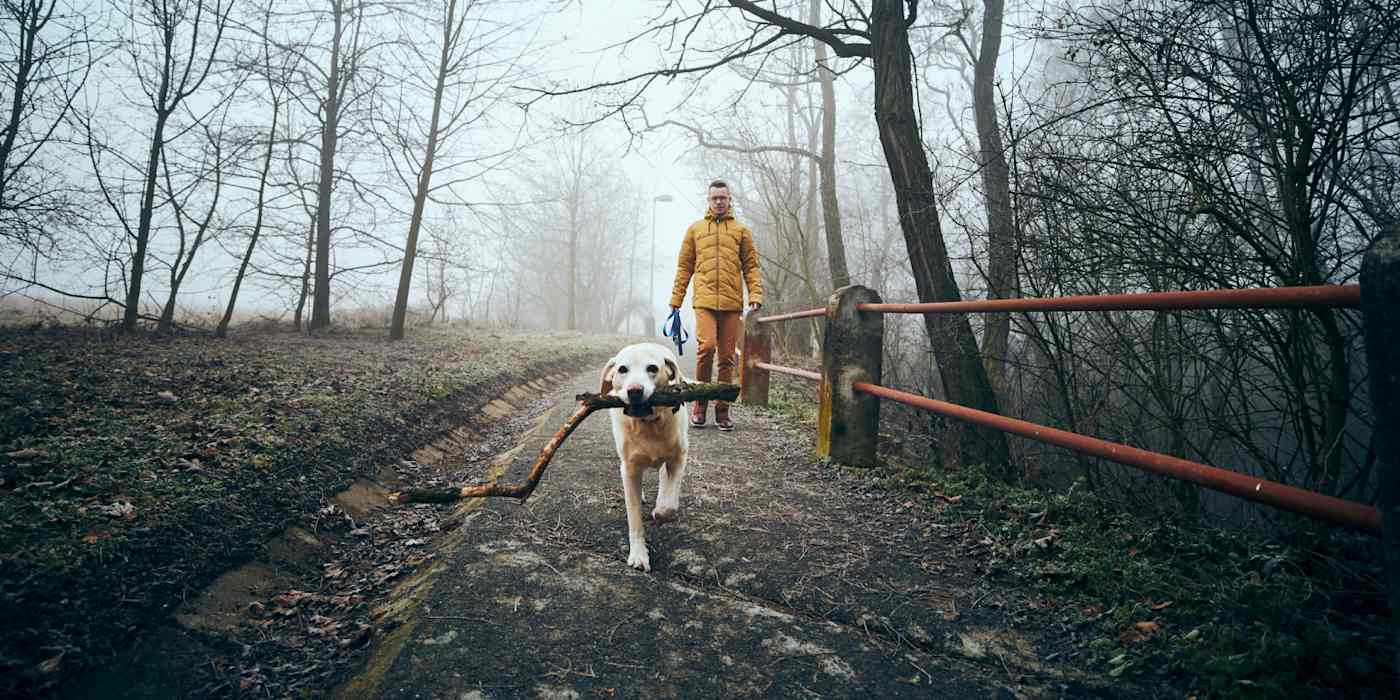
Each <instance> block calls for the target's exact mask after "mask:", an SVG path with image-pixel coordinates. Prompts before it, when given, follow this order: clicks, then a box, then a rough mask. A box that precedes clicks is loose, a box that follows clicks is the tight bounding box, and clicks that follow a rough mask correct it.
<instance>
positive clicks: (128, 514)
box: [93, 501, 136, 520]
mask: <svg viewBox="0 0 1400 700" xmlns="http://www.w3.org/2000/svg"><path fill="white" fill-rule="evenodd" d="M93 510H95V511H97V512H98V513H101V514H103V515H106V516H110V517H113V518H124V519H126V520H132V519H134V518H135V517H136V506H133V505H131V502H130V501H117V502H116V503H113V504H111V505H106V506H94V507H93Z"/></svg>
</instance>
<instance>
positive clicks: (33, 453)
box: [5, 447, 48, 459]
mask: <svg viewBox="0 0 1400 700" xmlns="http://www.w3.org/2000/svg"><path fill="white" fill-rule="evenodd" d="M5 456H6V457H9V458H10V459H42V458H44V457H47V456H48V453H47V452H45V451H43V450H40V449H35V448H33V447H26V448H24V449H22V450H15V451H14V452H6V453H5Z"/></svg>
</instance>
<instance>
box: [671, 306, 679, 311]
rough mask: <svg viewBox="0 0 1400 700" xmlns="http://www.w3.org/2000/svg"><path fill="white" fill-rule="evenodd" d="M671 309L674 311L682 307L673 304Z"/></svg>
mask: <svg viewBox="0 0 1400 700" xmlns="http://www.w3.org/2000/svg"><path fill="white" fill-rule="evenodd" d="M671 310H672V311H680V310H681V307H679V306H672V307H671Z"/></svg>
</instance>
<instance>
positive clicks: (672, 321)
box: [661, 309, 690, 356]
mask: <svg viewBox="0 0 1400 700" xmlns="http://www.w3.org/2000/svg"><path fill="white" fill-rule="evenodd" d="M661 335H664V336H666V337H667V338H670V339H671V342H673V343H675V344H676V355H677V356H681V355H684V354H685V341H687V340H690V333H687V332H686V330H685V326H683V325H681V312H680V309H671V316H670V317H669V318H667V319H666V322H665V323H663V324H661Z"/></svg>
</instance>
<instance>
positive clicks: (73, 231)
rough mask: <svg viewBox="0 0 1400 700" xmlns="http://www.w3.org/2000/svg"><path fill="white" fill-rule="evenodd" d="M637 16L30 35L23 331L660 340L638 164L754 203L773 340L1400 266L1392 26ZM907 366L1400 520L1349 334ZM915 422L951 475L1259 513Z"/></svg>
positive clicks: (298, 11)
mask: <svg viewBox="0 0 1400 700" xmlns="http://www.w3.org/2000/svg"><path fill="white" fill-rule="evenodd" d="M639 7H640V9H634V10H633V11H632V12H631V13H630V14H629V13H622V14H621V15H620V16H615V17H612V18H611V19H610V18H608V17H603V16H601V15H602V11H601V10H598V9H596V8H586V7H584V6H582V5H579V4H572V3H557V2H541V3H531V2H491V1H478V2H470V1H459V0H442V1H440V2H418V1H407V2H360V1H355V0H326V1H325V2H304V3H286V2H276V3H272V2H263V3H259V2H251V1H243V2H235V1H234V0H174V1H171V2H162V3H154V2H77V1H71V2H65V1H61V0H15V1H12V2H4V3H3V4H0V10H2V11H3V15H0V26H3V31H0V54H2V55H3V58H0V61H3V63H0V71H3V73H0V98H3V103H4V105H5V106H6V109H5V110H4V112H3V115H4V117H3V120H0V266H3V267H0V304H3V305H4V307H5V310H6V311H5V312H6V313H11V314H23V316H22V318H24V319H25V320H26V322H30V321H32V320H33V318H34V317H35V316H36V315H38V316H39V317H40V318H49V319H51V320H53V321H57V322H64V323H73V324H84V323H86V324H91V325H98V326H101V327H103V328H108V329H110V330H112V331H113V332H135V331H137V330H140V329H153V330H155V331H158V332H174V331H179V330H191V329H195V330H197V329H206V330H209V331H212V332H215V333H218V334H223V333H226V332H228V330H229V328H230V325H231V324H233V323H234V322H235V320H236V319H242V320H243V321H244V322H256V323H258V324H261V325H264V326H274V327H279V328H282V329H285V330H295V331H298V332H312V333H316V332H322V331H324V330H325V329H327V328H331V327H333V326H335V325H337V324H345V323H349V322H350V319H352V318H354V319H363V318H368V319H370V320H369V323H371V324H372V325H376V326H377V327H382V328H384V329H385V331H386V332H387V333H388V334H389V335H390V336H391V337H395V338H397V337H402V336H403V335H404V334H405V333H411V332H412V330H413V328H414V327H415V324H419V325H421V324H430V323H440V322H447V321H457V322H465V323H471V324H489V325H504V326H526V327H538V328H546V329H568V330H580V331H601V332H620V331H632V332H636V331H637V330H638V329H642V328H644V327H645V324H646V321H647V319H648V313H647V312H648V310H651V309H654V308H655V306H656V305H657V303H658V302H657V300H656V299H649V298H647V297H648V294H650V293H651V288H652V287H658V288H659V289H660V290H661V292H660V293H661V294H664V292H665V290H666V289H667V288H668V287H669V285H668V284H666V281H667V280H668V279H669V276H668V274H667V272H666V270H667V268H668V267H669V260H668V258H669V257H670V256H671V255H673V251H670V250H665V249H663V250H661V251H660V253H659V255H658V253H657V251H656V250H655V244H654V243H653V244H652V245H651V246H648V245H647V241H646V238H647V234H648V233H650V234H651V235H652V237H653V238H654V237H655V228H656V223H655V221H656V216H657V211H658V205H659V204H660V203H661V202H663V201H666V200H662V199H660V195H658V194H656V193H657V191H658V187H657V183H656V182H655V181H654V180H650V179H649V178H651V177H656V176H657V174H656V173H648V172H647V171H646V170H645V169H642V170H640V171H639V170H638V169H637V168H636V167H635V165H631V164H629V160H628V159H629V158H632V157H634V156H635V155H636V154H639V153H640V154H646V153H665V154H666V155H665V157H664V158H662V157H660V156H658V157H657V158H655V159H653V161H652V162H658V161H661V160H666V159H671V162H673V163H675V167H676V168H677V169H679V170H680V171H682V172H684V173H685V174H684V175H681V176H677V178H678V179H681V180H682V181H683V183H685V186H684V188H683V189H682V190H681V191H678V192H676V196H677V197H678V198H680V199H681V201H680V202H679V203H678V204H677V205H668V206H685V207H690V208H692V209H694V210H695V212H696V215H697V216H698V203H699V201H700V199H701V197H702V195H703V191H704V184H705V183H706V182H708V181H709V179H710V178H712V177H717V176H718V177H724V178H726V179H727V180H729V181H730V182H731V183H733V186H734V193H735V196H736V200H737V202H738V207H739V208H738V213H739V216H740V218H741V219H742V220H744V221H745V222H746V223H748V224H749V225H750V226H751V227H752V228H753V229H754V230H755V232H756V234H757V239H758V245H759V249H760V252H761V254H762V260H763V267H764V276H765V283H766V286H767V295H766V297H767V298H766V302H767V303H766V305H765V309H766V310H767V311H782V310H792V309H800V308H810V307H812V306H820V305H822V304H824V302H825V299H826V297H827V296H828V295H829V294H830V292H831V291H832V290H833V289H835V288H837V287H840V286H842V285H844V284H849V283H856V284H863V285H866V286H869V287H871V288H873V289H876V290H878V291H879V293H880V294H881V295H882V296H883V297H884V298H885V299H886V300H890V301H915V300H918V301H937V300H948V299H953V298H1008V297H1018V296H1060V295H1070V294H1104V293H1123V292H1147V291H1167V290H1177V289H1218V288H1243V287H1277V286H1286V285H1310V284H1324V283H1339V284H1340V283H1350V282H1355V279H1356V275H1357V268H1358V266H1359V261H1360V257H1361V255H1362V253H1363V252H1364V251H1365V249H1366V247H1367V246H1368V245H1369V244H1370V242H1371V241H1372V240H1374V239H1376V238H1377V237H1378V236H1381V235H1386V232H1388V231H1389V232H1392V235H1400V233H1395V227H1396V225H1397V223H1396V222H1397V220H1400V203H1397V201H1396V192H1397V191H1400V186H1398V185H1400V182H1397V180H1398V179H1400V98H1397V96H1396V92H1397V78H1400V74H1398V71H1400V36H1398V34H1400V19H1397V17H1400V4H1397V2H1395V0H1370V1H1365V2H1356V1H1350V0H1268V1H1265V0H1204V1H1186V2H1181V1H1178V0H1153V1H1151V2H1146V3H1143V2H1137V3H1130V2H1122V3H1118V2H1103V3H1097V2H1076V1H1067V2H1058V3H1052V4H1044V5H1029V4H1017V3H1011V4H1006V3H1004V2H1002V1H1001V0H988V1H987V2H983V3H974V2H971V1H970V0H969V1H967V2H962V3H960V4H959V3H921V2H916V1H906V2H899V1H888V0H884V1H876V2H868V3H867V2H838V3H824V2H819V1H812V2H774V3H758V2H749V1H747V0H730V1H729V2H727V3H719V4H717V3H698V2H697V3H686V2H657V3H648V4H645V5H641V6H639ZM610 12H611V11H610ZM556 27H569V28H573V29H574V31H572V32H571V33H570V34H569V35H567V36H565V35H564V34H559V35H558V36H555V35H552V34H551V33H550V32H551V31H552V28H556ZM597 27H606V28H607V30H608V31H606V32H605V33H603V34H601V35H595V34H594V33H590V31H588V30H589V29H590V28H594V29H596V28H597ZM581 57H586V58H581ZM675 153H679V154H680V155H679V156H674V155H673V154H675ZM652 259H656V260H657V263H656V264H653V263H652V262H651V260H652ZM643 274H645V275H646V277H643ZM653 278H655V279H653ZM655 280H661V282H660V283H659V284H657V283H656V281H655ZM786 326H787V329H786V332H785V335H784V336H783V337H782V338H781V342H780V346H781V348H782V350H783V351H784V352H785V353H786V354H788V355H790V356H793V357H804V356H806V357H810V356H812V355H813V353H815V352H816V351H817V350H816V344H817V343H819V342H820V329H819V328H818V327H817V326H815V325H811V324H786ZM886 333H887V338H886V343H885V347H886V348H887V353H888V357H887V358H886V362H885V367H886V376H885V381H884V383H885V384H888V385H891V386H896V387H900V388H906V389H910V390H913V391H916V392H918V393H923V394H927V395H931V396H935V397H940V398H948V399H949V400H952V401H955V402H957V403H962V404H966V405H972V406H977V407H982V408H989V409H993V410H997V411H999V412H1001V413H1004V414H1006V415H1010V416H1016V417H1021V418H1025V419H1028V420H1032V421H1037V422H1043V423H1047V424H1050V425H1055V426H1058V427H1063V428H1066V429H1069V430H1073V431H1076V432H1082V433H1087V434H1092V435H1096V436H1099V437H1104V438H1107V439H1111V440H1115V441H1121V442H1126V443H1129V444H1132V445H1135V446H1139V447H1143V448H1146V449H1152V450H1158V451H1162V452H1166V453H1169V454H1173V455H1177V456H1181V457H1185V458H1188V459H1193V460H1199V461H1204V462H1208V463H1212V464H1218V465H1221V466H1226V467H1229V468H1232V469H1236V470H1240V471H1246V472H1250V473H1255V474H1259V475H1261V476H1264V477H1266V478H1269V479H1272V480H1276V481H1281V482H1284V483H1289V484H1295V485H1299V486H1303V487H1306V488H1310V489H1315V490H1319V491H1323V492H1326V493H1329V494H1334V495H1340V496H1343V497H1346V498H1351V499H1354V500H1359V501H1365V502H1374V501H1375V499H1376V496H1377V494H1376V493H1375V478H1374V477H1375V474H1374V470H1375V469H1376V465H1377V452H1376V446H1375V444H1374V442H1373V438H1374V434H1375V431H1374V430H1373V427H1374V425H1373V418H1372V416H1371V414H1370V404H1369V400H1368V399H1367V397H1366V392H1365V382H1366V368H1365V366H1364V360H1363V354H1362V351H1361V334H1360V328H1359V317H1358V316H1357V315H1356V314H1354V313H1350V312H1344V311H1337V310H1315V311H1314V310H1308V311H1291V310H1290V311H1240V310H1228V311H1196V312H1170V313H1167V312H1163V313H1149V312H1111V313H1095V314H999V315H988V316H986V317H981V316H973V317H969V318H947V319H943V318H936V317H929V318H927V319H917V318H899V319H895V318H891V319H889V321H888V322H887V325H886ZM889 415H890V416H891V420H892V421H893V422H894V424H897V425H900V426H901V427H904V428H908V429H909V433H910V437H909V438H908V441H909V442H914V443H920V444H926V445H927V449H920V450H917V452H919V453H923V454H933V455H935V460H936V461H937V462H938V463H939V464H940V465H944V466H949V467H953V466H958V465H967V464H973V463H982V464H988V465H993V468H992V469H991V470H990V471H992V472H993V473H994V474H995V475H996V476H999V477H1001V478H1003V479H1009V480H1018V479H1031V480H1046V481H1049V482H1050V483H1061V484H1062V483H1067V482H1069V481H1071V480H1075V479H1083V480H1084V481H1085V483H1086V484H1087V485H1088V486H1089V487H1091V488H1095V489H1098V490H1100V491H1104V492H1108V493H1113V494H1116V495H1117V496H1119V497H1123V498H1131V499H1133V500H1134V502H1135V503H1138V504H1139V505H1144V506H1151V507H1153V508H1158V509H1161V510H1162V511H1163V512H1170V513H1175V514H1180V513H1186V514H1202V513H1206V512H1215V513H1216V514H1217V515H1222V516H1227V517H1228V516H1231V515H1232V513H1230V512H1229V511H1230V510H1232V509H1235V508H1239V507H1240V506H1238V505H1236V504H1234V503H1233V502H1229V503H1226V502H1221V501H1218V500H1216V499H1211V498H1207V497H1205V496H1203V495H1202V492H1200V491H1199V490H1198V489H1196V488H1195V487H1189V486H1179V485H1168V484H1162V483H1158V482H1156V481H1153V482H1150V484H1151V485H1150V487H1148V486H1146V485H1145V484H1144V483H1143V482H1141V481H1139V480H1137V479H1135V478H1130V477H1128V476H1126V475H1125V474H1124V473H1123V472H1121V471H1120V470H1118V469H1117V468H1110V467H1105V466H1103V465H1101V464H1098V463H1095V462H1093V461H1091V460H1087V459H1080V458H1076V457H1074V456H1072V455H1069V454H1067V453H1062V452H1060V451H1058V450H1050V449H1043V448H1040V447H1036V446H1032V445H1027V444H1022V443H1020V442H1013V443H1007V442H1006V439H1005V438H1004V437H1000V436H998V435H995V434H984V433H982V432H981V431H976V430H966V431H959V430H956V429H955V427H956V426H953V425H951V424H947V423H945V422H944V421H942V420H941V419H935V418H929V417H927V416H924V415H920V414H912V413H904V412H902V411H900V410H898V409H893V408H892V409H891V410H890V412H889ZM1250 514H1251V515H1255V513H1253V512H1252V511H1251V513H1250ZM1235 515H1238V514H1235Z"/></svg>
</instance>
